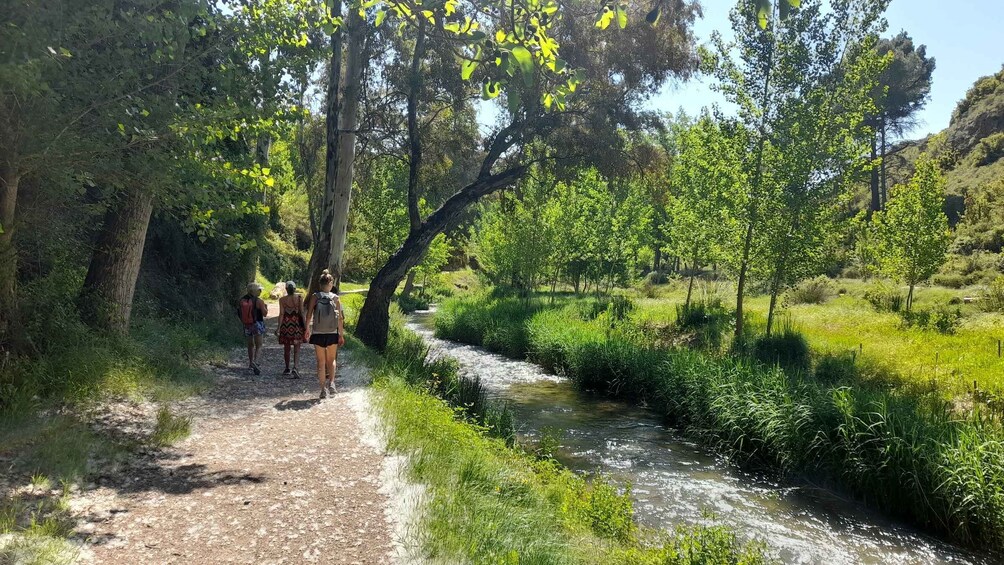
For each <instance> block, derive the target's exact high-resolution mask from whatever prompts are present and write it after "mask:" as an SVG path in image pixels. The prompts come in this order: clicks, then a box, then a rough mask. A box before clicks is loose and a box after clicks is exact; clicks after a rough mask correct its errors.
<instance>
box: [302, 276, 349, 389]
mask: <svg viewBox="0 0 1004 565" xmlns="http://www.w3.org/2000/svg"><path fill="white" fill-rule="evenodd" d="M334 285H335V278H334V277H332V276H331V273H330V272H328V270H327V269H324V271H322V272H321V279H320V287H321V291H320V292H318V293H315V294H314V295H313V296H311V297H310V302H309V303H308V305H307V316H306V322H307V328H308V330H307V339H308V341H309V342H310V343H311V344H312V345H313V346H314V354H315V355H316V356H317V380H318V382H319V383H320V385H321V398H327V397H328V396H329V395H331V394H335V392H337V391H336V390H335V355H336V354H337V353H338V347H339V346H341V345H344V344H345V326H344V320H343V318H344V316H342V303H341V302H340V301H339V300H338V295H337V294H335V293H333V292H331V288H332V287H333V286H334ZM311 320H313V324H311Z"/></svg>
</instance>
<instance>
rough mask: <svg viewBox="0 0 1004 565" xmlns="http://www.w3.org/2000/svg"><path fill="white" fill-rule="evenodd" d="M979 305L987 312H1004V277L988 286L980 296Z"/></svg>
mask: <svg viewBox="0 0 1004 565" xmlns="http://www.w3.org/2000/svg"><path fill="white" fill-rule="evenodd" d="M979 304H980V308H982V309H983V310H985V311H987V312H1004V275H1001V276H999V277H997V278H996V279H994V281H993V282H991V283H990V284H989V285H987V288H986V289H984V290H983V292H982V293H981V294H980V301H979Z"/></svg>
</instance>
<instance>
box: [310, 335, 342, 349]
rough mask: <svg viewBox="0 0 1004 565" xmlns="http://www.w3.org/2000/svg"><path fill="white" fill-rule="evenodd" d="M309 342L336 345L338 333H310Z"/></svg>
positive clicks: (320, 344) (326, 345)
mask: <svg viewBox="0 0 1004 565" xmlns="http://www.w3.org/2000/svg"><path fill="white" fill-rule="evenodd" d="M310 344H311V345H317V346H320V347H328V346H329V345H338V334H310Z"/></svg>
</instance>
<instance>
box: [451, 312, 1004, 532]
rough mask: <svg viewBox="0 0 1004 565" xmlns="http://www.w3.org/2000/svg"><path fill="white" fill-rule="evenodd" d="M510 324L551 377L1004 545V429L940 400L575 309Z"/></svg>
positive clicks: (745, 458)
mask: <svg viewBox="0 0 1004 565" xmlns="http://www.w3.org/2000/svg"><path fill="white" fill-rule="evenodd" d="M486 306H490V307H492V308H496V309H497V308H499V307H500V306H499V305H498V304H497V303H496V304H493V303H491V302H486V301H484V300H483V299H479V300H476V301H471V300H468V301H455V302H451V303H448V304H446V305H444V307H443V312H444V314H446V315H447V316H448V315H450V310H451V309H453V308H457V309H459V308H463V309H465V310H467V311H468V312H469V311H470V310H480V309H483V308H485V307H486ZM468 315H470V313H469V314H468ZM507 323H509V324H510V325H520V324H522V325H525V326H526V327H527V328H528V329H529V335H530V342H529V348H528V349H527V350H526V352H524V353H521V354H520V356H522V355H524V354H528V355H529V356H530V357H531V359H537V357H538V355H541V353H544V354H545V355H546V357H547V359H546V362H545V363H544V364H545V366H555V367H558V368H559V369H560V370H562V371H564V373H565V374H567V375H568V376H569V377H570V378H571V379H573V381H575V382H576V383H577V384H578V385H579V386H582V387H585V388H589V389H593V390H598V391H601V392H606V393H609V394H612V395H616V396H619V397H623V398H628V399H633V400H636V401H643V402H645V403H646V404H647V405H648V406H650V407H651V408H652V409H654V410H656V411H657V412H659V413H661V414H664V415H665V416H666V418H667V419H668V420H669V421H670V422H672V423H673V424H674V425H676V426H678V427H680V428H681V429H683V430H685V431H687V432H688V433H690V434H693V436H695V437H697V438H700V439H702V440H703V441H705V442H707V443H709V444H711V445H712V446H714V447H716V448H718V449H720V450H722V451H724V452H726V453H729V454H731V455H732V456H733V457H734V458H735V459H736V460H738V461H740V462H743V463H745V464H748V465H752V466H756V467H762V468H769V469H773V470H775V471H780V472H782V473H783V472H789V471H790V472H806V471H811V472H813V473H814V474H815V475H816V476H823V477H826V478H827V479H828V480H832V481H835V482H836V483H838V484H840V485H841V486H842V488H844V489H847V491H848V492H851V493H854V494H856V495H857V496H860V497H862V498H864V499H866V500H868V501H869V502H870V503H871V504H874V505H875V506H876V507H879V508H883V509H886V510H891V511H892V512H893V513H894V514H896V515H899V516H902V517H903V518H906V519H909V520H912V521H914V522H915V523H918V524H922V525H924V526H926V527H928V528H930V529H932V530H934V531H937V532H939V533H941V534H943V535H945V536H948V537H951V538H952V539H954V540H956V541H959V542H962V543H972V544H981V545H984V546H987V547H1000V546H1001V545H1002V544H1004V538H1001V537H1000V534H999V532H1000V526H999V523H1000V521H1001V520H1002V519H1004V514H1002V513H1000V512H999V506H998V504H999V503H998V502H997V501H998V500H1000V497H1001V496H1004V472H1002V470H1001V468H1000V466H999V465H998V464H997V463H996V461H998V460H999V459H997V458H999V457H1001V456H1004V451H1002V446H1004V428H1001V425H1000V421H999V419H998V418H997V417H996V416H993V415H991V414H989V413H985V412H983V411H982V410H979V409H974V410H973V411H972V412H967V413H963V414H959V413H955V412H953V411H951V410H950V409H949V408H948V406H947V405H946V403H945V402H944V401H942V400H941V399H940V398H937V397H932V396H922V395H915V394H909V393H906V392H904V391H902V390H901V391H892V392H890V391H889V390H888V388H887V387H885V386H870V385H869V384H868V383H866V382H854V386H847V385H845V384H842V383H846V382H847V381H846V380H843V379H847V378H848V377H852V378H854V379H855V380H857V377H856V376H855V373H851V372H848V373H849V374H848V373H844V374H842V375H841V374H839V373H838V374H834V372H833V371H832V370H831V369H830V368H826V365H824V369H823V373H822V375H821V378H817V379H813V378H809V377H808V376H805V377H802V376H799V374H790V373H787V372H786V371H784V370H782V369H781V368H770V367H767V366H764V365H760V364H751V363H748V362H745V361H743V360H742V359H736V358H731V357H716V356H713V355H707V354H702V353H698V352H695V351H689V350H680V349H671V350H656V349H653V348H652V346H651V344H648V343H646V342H645V341H643V340H641V341H639V338H638V336H639V335H641V334H638V333H632V332H630V331H629V330H627V329H625V330H624V331H618V332H615V333H611V332H610V331H609V330H608V329H607V328H605V327H604V326H603V325H602V322H601V321H594V322H587V321H584V320H582V319H581V318H580V317H578V315H577V313H576V310H575V309H572V308H568V307H560V308H559V307H553V308H551V309H547V310H540V311H538V312H537V313H536V314H533V315H532V316H531V317H530V318H523V319H520V318H516V317H512V318H509V319H507ZM448 329H449V328H448V327H439V326H438V325H437V331H438V332H439V333H440V334H441V335H444V337H448V338H453V339H457V338H458V336H455V335H451V334H449V333H447V332H446V331H445V330H448ZM802 339H803V341H804V338H802ZM803 347H804V346H803ZM841 365H842V367H843V368H844V369H846V367H847V365H846V362H844V363H842V364H841ZM818 370H819V369H818V368H817V371H818ZM828 371H829V373H827V372H828ZM838 379H840V380H838ZM833 383H835V384H833ZM903 477H910V480H909V481H904V480H903ZM948 524H951V525H950V526H947V525H948Z"/></svg>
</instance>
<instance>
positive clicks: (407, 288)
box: [401, 269, 415, 298]
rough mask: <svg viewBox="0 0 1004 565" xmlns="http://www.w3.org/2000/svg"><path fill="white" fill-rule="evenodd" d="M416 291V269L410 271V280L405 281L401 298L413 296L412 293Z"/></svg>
mask: <svg viewBox="0 0 1004 565" xmlns="http://www.w3.org/2000/svg"><path fill="white" fill-rule="evenodd" d="M413 290H415V269H412V270H410V271H408V278H406V279H404V288H403V289H401V298H408V297H409V296H411V291H413Z"/></svg>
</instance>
